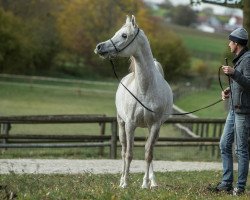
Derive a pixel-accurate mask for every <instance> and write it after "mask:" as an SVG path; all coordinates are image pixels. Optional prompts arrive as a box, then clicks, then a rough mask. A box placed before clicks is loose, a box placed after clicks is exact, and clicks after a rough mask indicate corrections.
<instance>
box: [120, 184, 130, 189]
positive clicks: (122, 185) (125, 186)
mask: <svg viewBox="0 0 250 200" xmlns="http://www.w3.org/2000/svg"><path fill="white" fill-rule="evenodd" d="M119 187H120V188H123V189H125V188H127V187H128V185H127V184H125V183H123V184H120V185H119Z"/></svg>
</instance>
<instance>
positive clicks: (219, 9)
mask: <svg viewBox="0 0 250 200" xmlns="http://www.w3.org/2000/svg"><path fill="white" fill-rule="evenodd" d="M146 1H152V2H157V3H161V2H164V1H165V0H146ZM170 1H171V3H172V4H173V5H178V4H190V0H170ZM205 7H210V8H213V10H214V13H215V14H225V13H226V12H228V13H234V14H235V15H237V16H243V14H242V11H241V10H240V9H231V8H227V7H223V6H217V5H212V4H208V3H201V6H198V7H195V8H196V9H203V8H205Z"/></svg>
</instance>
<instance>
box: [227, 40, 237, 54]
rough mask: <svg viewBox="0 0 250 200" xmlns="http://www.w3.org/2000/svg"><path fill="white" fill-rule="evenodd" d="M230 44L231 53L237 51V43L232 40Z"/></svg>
mask: <svg viewBox="0 0 250 200" xmlns="http://www.w3.org/2000/svg"><path fill="white" fill-rule="evenodd" d="M228 46H229V47H230V50H231V53H236V49H237V43H236V42H233V41H230V42H229V44H228Z"/></svg>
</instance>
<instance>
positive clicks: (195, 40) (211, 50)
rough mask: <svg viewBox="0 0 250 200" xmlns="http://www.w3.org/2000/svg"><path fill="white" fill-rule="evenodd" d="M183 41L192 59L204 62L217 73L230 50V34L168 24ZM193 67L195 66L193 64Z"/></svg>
mask: <svg viewBox="0 0 250 200" xmlns="http://www.w3.org/2000/svg"><path fill="white" fill-rule="evenodd" d="M168 26H169V28H170V29H172V30H173V31H174V32H175V33H176V34H177V35H178V36H179V37H180V38H181V39H182V41H183V43H184V45H185V47H186V48H187V50H188V51H189V53H190V55H191V57H192V60H199V61H202V62H204V63H205V64H206V65H207V66H208V69H209V72H210V73H213V74H215V73H216V72H217V70H218V67H219V66H221V64H223V63H224V57H225V53H226V52H227V50H228V40H227V37H228V35H227V34H226V33H205V32H202V31H199V30H196V29H193V28H188V27H184V26H177V25H173V24H168ZM191 68H195V65H194V64H192V66H191Z"/></svg>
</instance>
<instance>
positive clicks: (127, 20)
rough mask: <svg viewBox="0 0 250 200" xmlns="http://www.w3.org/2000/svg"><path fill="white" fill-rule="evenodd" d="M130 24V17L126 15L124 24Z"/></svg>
mask: <svg viewBox="0 0 250 200" xmlns="http://www.w3.org/2000/svg"><path fill="white" fill-rule="evenodd" d="M129 22H130V17H129V16H128V15H127V19H126V24H128V23H129Z"/></svg>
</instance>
